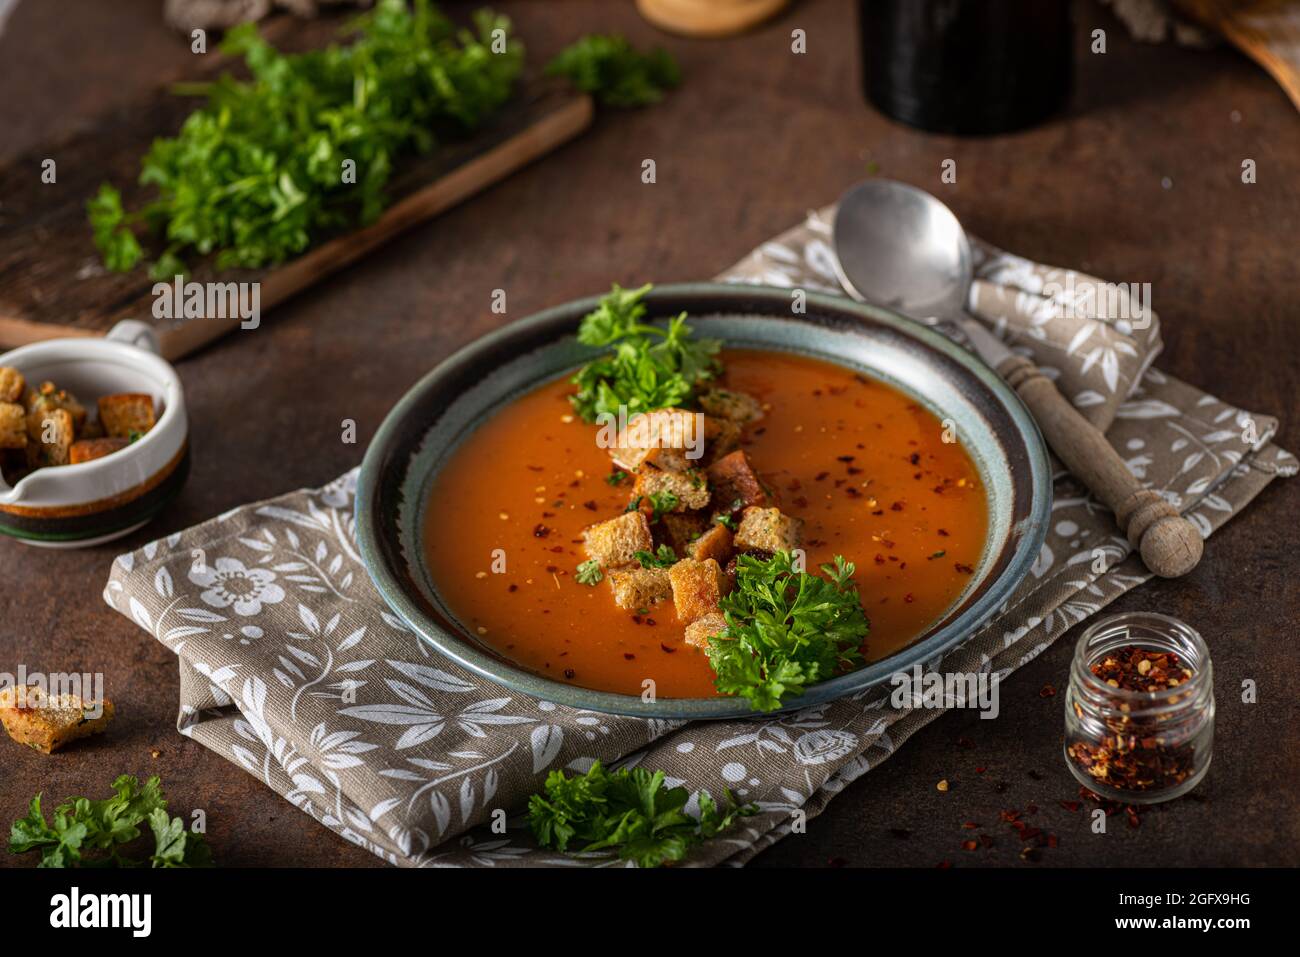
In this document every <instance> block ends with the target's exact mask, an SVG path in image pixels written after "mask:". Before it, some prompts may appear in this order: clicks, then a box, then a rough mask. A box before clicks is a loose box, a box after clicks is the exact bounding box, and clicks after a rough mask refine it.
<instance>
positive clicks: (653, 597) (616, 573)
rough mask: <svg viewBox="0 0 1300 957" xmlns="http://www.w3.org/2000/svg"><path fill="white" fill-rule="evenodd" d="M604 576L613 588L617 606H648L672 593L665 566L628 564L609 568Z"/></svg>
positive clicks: (669, 596)
mask: <svg viewBox="0 0 1300 957" xmlns="http://www.w3.org/2000/svg"><path fill="white" fill-rule="evenodd" d="M606 577H607V578H608V579H609V585H610V588H612V589H613V590H614V604H616V605H618V607H619V608H649V607H650V606H651V605H652V604H654V603H655V602H657V601H662V600H664V599H666V598H671V597H672V595H673V586H672V583H671V581H670V580H669V578H668V569H666V568H642V567H640V566H639V565H628V566H625V567H623V568H611V569H610V570H609V573H608V574H607V575H606Z"/></svg>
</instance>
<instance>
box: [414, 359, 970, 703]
mask: <svg viewBox="0 0 1300 957" xmlns="http://www.w3.org/2000/svg"><path fill="white" fill-rule="evenodd" d="M722 358H723V361H724V363H725V368H726V373H725V375H724V376H723V377H722V378H721V379H720V380H719V384H720V385H722V386H723V387H725V388H728V389H732V390H736V391H740V392H745V393H748V394H749V395H752V396H754V397H756V398H758V399H760V400H761V401H762V402H763V403H764V406H765V414H764V418H763V419H762V420H760V421H758V422H755V423H753V424H752V425H750V426H748V427H747V428H746V430H745V435H744V438H743V440H742V448H743V449H744V450H745V452H746V453H747V454H748V456H749V458H750V460H751V462H752V463H753V466H754V468H755V469H756V470H757V472H758V473H759V475H760V477H761V478H762V479H763V481H764V482H765V484H766V485H767V486H768V487H769V488H770V489H771V490H772V492H773V493H774V494H775V496H776V499H777V504H779V506H780V508H781V509H782V511H784V512H786V513H787V514H791V515H795V516H797V517H799V518H802V519H803V520H804V530H803V539H804V544H803V547H804V549H805V551H806V552H807V567H808V570H809V571H813V570H815V569H816V568H817V566H819V565H820V564H822V563H823V562H830V561H831V560H832V559H833V557H834V556H835V555H837V554H838V555H843V556H844V557H845V559H846V560H848V561H851V562H853V563H854V564H855V565H856V566H857V572H856V574H855V576H854V581H855V582H856V583H857V586H858V591H859V594H860V596H861V599H862V604H863V607H864V608H865V610H866V613H867V617H868V618H869V619H870V621H871V632H870V634H869V636H868V637H867V641H866V644H865V646H864V653H865V655H866V658H867V660H868V661H877V660H879V659H881V658H885V657H888V656H889V655H891V654H893V653H894V652H896V651H898V650H899V649H900V648H902V647H903V646H904V645H907V644H909V643H910V642H912V641H913V640H914V639H915V638H917V637H918V636H919V635H920V634H922V633H923V632H924V631H925V630H926V629H927V627H928V626H929V625H930V624H932V623H933V622H934V621H935V620H936V619H938V618H939V616H940V615H942V614H943V612H944V611H946V610H947V609H948V608H949V606H950V605H951V604H952V603H953V601H954V600H955V599H956V598H957V597H958V595H960V594H961V592H962V590H963V589H964V588H965V586H966V584H967V583H968V581H969V580H970V577H971V575H972V574H973V570H974V568H975V566H976V564H977V562H978V561H979V557H980V554H981V552H982V550H983V546H984V539H985V534H986V530H987V519H988V516H987V505H986V501H985V495H984V490H983V489H982V488H981V487H980V484H979V481H978V475H977V473H976V470H975V466H974V464H973V463H972V462H971V460H970V457H969V456H968V455H967V454H966V452H965V451H963V450H962V448H961V445H960V444H959V443H956V442H944V440H943V439H944V434H943V429H942V426H941V425H940V423H939V421H938V420H937V419H936V418H935V417H934V416H933V415H932V414H931V413H930V412H928V411H927V410H925V409H924V408H922V407H921V406H919V405H917V404H916V403H915V402H913V401H912V400H911V399H910V398H908V397H907V396H906V395H904V394H903V393H901V392H899V391H898V390H897V389H894V388H893V387H891V386H888V385H886V384H884V383H881V382H877V381H875V380H873V379H868V378H866V377H864V376H860V375H857V374H855V373H853V372H852V371H850V370H847V369H843V368H841V367H839V366H835V365H832V364H830V363H827V362H822V361H820V360H816V359H810V358H806V357H802V356H792V355H786V354H783V353H773V352H759V351H750V350H732V351H727V352H724V353H723V356H722ZM573 391H574V387H573V386H572V385H570V384H569V382H568V381H567V377H565V378H564V379H561V380H559V381H556V382H552V383H549V384H547V385H544V386H541V387H539V388H537V389H536V390H534V391H532V392H530V393H528V394H526V395H524V396H523V397H521V398H520V399H518V400H516V401H515V402H513V403H512V404H510V405H509V406H507V407H505V408H504V409H502V410H501V411H499V412H498V413H497V414H496V415H494V416H493V417H492V418H490V419H489V420H488V421H486V422H485V423H483V425H482V426H480V427H479V428H478V429H477V430H476V431H475V432H474V433H473V434H472V435H470V436H469V438H468V439H467V440H466V441H465V442H464V443H463V444H462V446H461V447H460V448H459V449H457V451H456V452H455V454H454V455H453V456H452V458H451V460H450V461H449V462H448V463H447V464H446V466H445V467H444V468H443V470H442V472H441V473H440V474H439V475H438V476H437V478H436V480H435V482H434V485H433V489H432V491H431V500H430V503H429V508H428V510H427V512H426V519H425V528H424V550H425V555H426V558H427V560H428V564H429V569H430V572H431V574H432V577H433V581H434V583H435V585H436V587H437V589H438V592H439V594H441V595H442V597H443V600H444V601H445V602H446V603H447V605H448V607H449V608H450V609H451V611H452V613H453V614H454V615H455V616H456V618H457V619H458V620H459V621H460V623H461V624H462V625H463V626H464V627H465V629H466V630H467V631H468V632H470V633H471V634H474V635H476V636H477V638H478V640H479V641H481V642H484V643H486V644H488V645H490V646H492V647H493V648H495V649H496V650H497V651H498V652H499V653H500V654H502V655H504V656H505V657H507V658H509V659H511V660H512V661H514V662H516V663H517V664H519V665H521V666H522V667H524V668H526V669H528V670H530V671H534V672H537V673H539V674H543V675H546V676H547V677H549V678H553V679H555V680H558V681H566V682H570V683H572V684H574V685H578V686H581V687H585V688H594V689H598V690H603V691H613V692H620V693H623V694H634V695H640V694H641V693H642V691H643V690H644V685H643V682H644V681H645V680H646V679H647V678H649V679H653V681H654V682H655V693H656V694H658V695H660V696H663V697H673V698H682V697H706V696H710V695H714V694H716V692H715V691H714V688H713V671H712V669H711V668H710V667H709V662H708V658H707V656H706V655H705V654H704V653H703V652H702V651H698V650H696V649H695V648H692V647H691V646H690V645H687V644H685V643H684V641H683V640H682V639H683V625H682V624H681V623H679V622H678V620H677V616H676V614H675V612H674V610H673V603H672V601H671V600H670V601H662V602H658V603H656V604H655V605H654V606H653V607H651V608H650V609H647V611H648V614H638V613H637V612H636V611H627V610H624V609H620V608H619V607H617V606H616V605H615V604H614V600H613V597H612V596H611V594H610V589H609V585H608V582H601V583H600V584H598V585H596V586H595V587H592V586H588V585H583V584H579V583H578V582H577V581H576V580H575V569H576V568H577V566H578V565H579V564H580V563H581V562H583V561H585V560H586V559H587V555H586V552H585V551H584V549H583V538H582V534H583V529H585V528H586V527H587V526H588V525H592V524H595V523H597V522H601V521H605V520H606V519H610V518H614V517H615V516H617V515H619V514H621V513H622V512H623V511H624V509H625V508H626V507H627V505H628V501H629V499H630V498H631V480H630V479H625V480H624V481H623V482H622V483H621V484H620V485H617V486H613V485H610V484H609V483H608V482H607V481H606V479H607V477H608V476H609V475H610V474H611V472H613V471H614V466H613V464H612V463H611V461H610V458H609V453H608V451H607V450H606V449H603V448H600V447H598V446H597V433H598V429H597V427H596V426H594V425H590V424H588V423H585V422H583V421H582V420H581V419H579V418H578V417H577V416H575V415H573V414H572V409H571V407H570V405H569V401H568V396H569V395H570V394H571V393H572V392H573ZM502 565H504V571H502Z"/></svg>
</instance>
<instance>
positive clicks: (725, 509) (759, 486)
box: [708, 450, 772, 515]
mask: <svg viewBox="0 0 1300 957" xmlns="http://www.w3.org/2000/svg"><path fill="white" fill-rule="evenodd" d="M708 474H709V485H710V486H712V488H713V508H714V511H715V512H719V513H723V514H732V515H734V514H735V513H736V512H739V511H741V510H742V509H744V508H747V507H749V506H750V505H757V506H767V505H770V504H771V503H772V497H771V496H770V495H769V494H768V492H767V489H765V488H764V487H763V483H762V482H761V481H759V478H758V473H757V472H755V471H754V467H753V466H752V465H750V463H749V456H748V455H746V454H745V453H744V451H743V450H737V451H735V452H732V453H731V454H729V455H724V456H723V457H722V458H720V459H718V460H717V461H716V462H714V463H713V464H712V465H710V466H709V473H708Z"/></svg>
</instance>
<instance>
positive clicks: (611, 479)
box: [605, 469, 627, 485]
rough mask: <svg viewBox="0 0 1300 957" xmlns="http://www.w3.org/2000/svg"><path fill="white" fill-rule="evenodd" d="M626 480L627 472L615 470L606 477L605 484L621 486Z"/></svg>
mask: <svg viewBox="0 0 1300 957" xmlns="http://www.w3.org/2000/svg"><path fill="white" fill-rule="evenodd" d="M625 478H627V473H626V472H624V471H622V470H621V469H614V471H612V472H610V473H609V474H608V475H606V476H605V484H606V485H621V484H622V482H623V479H625Z"/></svg>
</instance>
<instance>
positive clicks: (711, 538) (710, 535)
mask: <svg viewBox="0 0 1300 957" xmlns="http://www.w3.org/2000/svg"><path fill="white" fill-rule="evenodd" d="M686 555H687V557H688V558H693V559H695V561H697V562H702V561H706V560H707V559H710V558H712V559H713V560H714V561H715V562H717V563H718V564H719V565H725V564H726V563H727V559H728V558H730V557H731V532H730V530H728V529H727V528H726V527H725V526H723V525H722V524H720V523H718V522H714V523H713V525H711V526H710V527H709V529H708V531H706V532H704V534H702V535H700V536H699V537H698V538H696V539H695V540H694V541H692V542H691V543H690V545H689V546H688V547H687V549H686Z"/></svg>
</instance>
